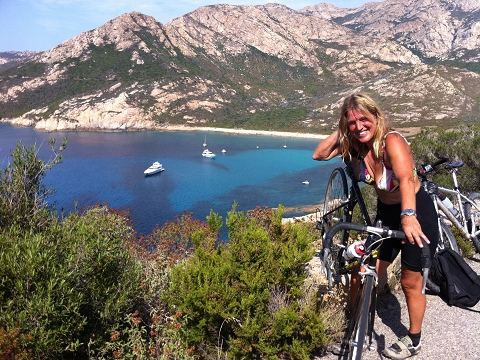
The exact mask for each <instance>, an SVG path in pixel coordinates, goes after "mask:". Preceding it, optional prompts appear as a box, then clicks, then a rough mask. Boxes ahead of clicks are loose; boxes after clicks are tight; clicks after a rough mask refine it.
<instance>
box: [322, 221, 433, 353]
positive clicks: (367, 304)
mask: <svg viewBox="0 0 480 360" xmlns="http://www.w3.org/2000/svg"><path fill="white" fill-rule="evenodd" d="M345 230H349V231H350V230H354V231H357V232H366V233H368V234H370V235H369V236H368V239H367V241H366V243H365V252H364V254H363V255H361V256H359V257H356V258H355V259H354V260H353V261H351V262H350V263H348V264H347V263H346V264H345V266H343V267H341V268H339V269H338V271H339V272H345V271H347V272H348V271H349V270H348V269H349V268H353V267H356V266H358V265H360V266H361V269H362V271H360V272H359V274H360V276H361V283H360V288H359V290H358V293H357V296H356V300H355V304H354V306H353V309H352V317H351V318H350V321H349V323H348V327H347V330H346V331H345V335H344V337H343V341H342V344H341V348H342V349H343V350H345V351H344V353H343V355H344V356H345V357H346V356H347V355H348V359H356V360H359V359H361V358H362V353H363V350H364V349H366V348H369V349H370V350H375V349H376V347H375V345H374V343H373V342H374V335H373V325H374V320H375V311H376V293H377V285H378V274H377V271H376V263H377V256H376V249H377V248H378V246H379V245H380V244H381V242H382V241H384V240H385V239H387V238H400V239H405V238H406V236H405V233H404V232H403V231H399V230H390V229H388V228H386V227H382V226H381V221H378V223H377V224H376V226H370V225H363V224H354V223H350V222H339V223H337V224H336V225H334V226H332V227H331V228H330V229H329V230H328V231H327V233H326V234H325V238H324V241H323V250H322V251H323V252H324V255H325V256H324V261H326V262H328V261H329V259H330V257H329V252H330V251H331V249H332V246H334V245H333V243H332V242H333V239H334V237H335V235H336V234H337V233H338V232H341V231H345ZM325 266H326V267H328V266H329V265H328V264H326V265H325ZM422 268H423V284H422V294H424V293H425V286H426V280H427V278H428V271H429V268H430V248H429V247H428V246H427V244H426V242H425V241H424V246H423V248H422Z"/></svg>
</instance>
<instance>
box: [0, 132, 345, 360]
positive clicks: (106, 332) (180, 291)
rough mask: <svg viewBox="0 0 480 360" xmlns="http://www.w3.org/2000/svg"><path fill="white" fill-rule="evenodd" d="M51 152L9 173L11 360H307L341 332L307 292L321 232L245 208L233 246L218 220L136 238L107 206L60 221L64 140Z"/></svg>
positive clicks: (6, 340) (4, 235) (184, 221)
mask: <svg viewBox="0 0 480 360" xmlns="http://www.w3.org/2000/svg"><path fill="white" fill-rule="evenodd" d="M50 145H51V148H52V151H53V153H54V156H53V158H52V159H51V160H49V161H47V162H44V161H42V160H40V159H38V158H37V157H36V155H37V151H36V149H35V147H34V146H32V147H30V148H25V147H23V146H22V144H21V142H19V143H18V145H17V148H16V150H14V151H12V163H11V164H10V163H9V164H7V166H6V169H5V170H2V172H1V173H0V190H2V191H3V194H10V196H9V197H7V198H4V197H3V196H2V201H4V203H3V204H2V208H3V206H6V204H7V203H9V202H10V203H12V205H11V206H10V208H9V210H8V212H6V211H2V212H1V213H0V335H1V336H0V358H2V359H3V358H5V359H10V358H15V359H64V358H79V359H87V358H88V359H111V358H123V359H127V358H142V359H187V360H188V359H194V358H211V357H214V356H215V357H217V358H219V359H220V358H222V359H226V358H244V359H249V358H251V359H253V358H257V357H258V356H261V357H263V358H269V359H279V358H285V357H288V358H291V359H309V356H310V354H311V353H312V352H313V351H314V350H315V349H319V348H322V346H325V344H326V342H327V341H328V339H329V336H330V334H336V333H338V329H339V328H340V327H341V326H342V321H341V320H340V321H337V322H335V324H336V325H335V328H332V324H330V323H329V322H328V320H327V319H331V318H332V315H331V314H332V310H331V306H332V305H331V303H329V302H324V304H322V306H319V305H318V304H317V301H316V289H317V288H316V287H314V286H311V285H307V284H306V282H305V279H306V274H305V269H304V267H305V263H306V262H308V261H309V260H310V259H311V257H312V255H313V245H312V244H313V242H314V240H315V239H316V236H317V235H318V234H317V232H316V230H315V229H314V227H313V225H312V224H307V223H296V224H289V225H286V226H284V225H282V224H281V218H282V213H283V210H282V207H281V206H280V207H279V210H277V211H273V210H271V209H268V208H264V209H260V208H258V209H255V210H253V211H251V212H248V213H242V212H238V211H236V206H235V205H234V207H233V208H232V211H231V212H230V213H229V214H228V218H227V219H226V223H227V226H228V228H229V230H230V238H231V239H230V242H228V243H222V242H220V241H219V240H218V231H219V229H220V228H221V226H222V224H223V220H222V218H221V217H220V216H218V215H217V214H215V213H213V212H212V213H211V214H210V215H209V216H208V217H207V221H206V222H202V221H199V220H194V219H193V217H192V214H189V213H184V214H183V215H182V216H178V217H177V219H176V220H175V221H173V222H168V223H166V224H165V225H163V226H162V227H160V228H157V229H155V230H154V231H153V233H152V234H151V235H148V236H143V235H142V236H141V237H138V238H137V237H136V235H135V232H134V231H133V227H132V224H131V222H130V220H129V216H128V213H125V212H119V211H115V210H112V209H109V208H108V205H101V204H99V205H97V206H94V207H91V208H88V209H85V210H82V211H80V212H75V213H72V214H70V215H68V216H65V217H58V216H57V214H56V213H55V209H54V208H52V207H49V206H47V198H48V196H49V195H51V194H52V191H51V189H47V188H45V186H44V185H43V180H42V179H43V177H44V175H45V174H46V173H47V172H48V170H50V169H51V168H52V167H53V166H55V165H57V164H59V163H60V162H61V153H62V151H63V149H64V148H65V146H66V140H65V141H64V142H63V144H62V145H61V146H60V148H59V149H58V150H57V149H56V148H55V143H54V142H53V141H51V142H50ZM32 199H33V200H35V201H32ZM12 200H15V201H12ZM25 213H28V214H30V215H29V216H25ZM7 218H8V219H7ZM335 306H336V305H335ZM335 314H336V313H335Z"/></svg>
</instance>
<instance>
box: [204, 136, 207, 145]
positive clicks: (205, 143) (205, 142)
mask: <svg viewBox="0 0 480 360" xmlns="http://www.w3.org/2000/svg"><path fill="white" fill-rule="evenodd" d="M205 146H207V135H205V140H204V141H203V147H205Z"/></svg>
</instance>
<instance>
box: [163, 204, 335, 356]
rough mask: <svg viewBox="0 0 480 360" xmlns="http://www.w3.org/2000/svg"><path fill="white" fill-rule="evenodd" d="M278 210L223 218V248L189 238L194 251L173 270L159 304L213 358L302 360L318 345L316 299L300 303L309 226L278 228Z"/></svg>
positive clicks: (321, 330) (321, 335) (321, 336)
mask: <svg viewBox="0 0 480 360" xmlns="http://www.w3.org/2000/svg"><path fill="white" fill-rule="evenodd" d="M282 213H283V208H282V207H280V209H279V210H278V211H272V210H271V209H268V208H265V209H260V208H257V209H255V210H254V211H251V212H248V214H245V213H242V212H237V211H236V205H234V207H233V209H232V211H230V212H229V214H228V218H227V226H228V229H229V231H230V242H229V243H228V244H218V246H216V247H212V246H210V243H209V242H208V240H207V241H206V239H205V238H202V237H201V236H198V237H195V238H194V245H195V253H194V254H193V256H192V257H191V258H189V259H188V260H187V261H185V262H184V263H182V264H179V265H177V266H175V267H174V268H173V271H172V284H171V287H170V288H169V289H168V291H166V292H165V296H164V299H165V302H166V303H168V304H170V305H171V306H174V307H176V308H178V310H180V311H181V312H182V313H183V314H184V315H185V316H186V319H187V323H186V328H185V330H184V333H185V336H186V338H187V340H188V341H189V343H190V344H192V345H195V346H196V347H197V349H198V350H201V351H203V352H204V353H206V354H208V353H210V354H216V356H217V357H219V356H225V357H231V358H242V359H255V358H257V357H258V356H263V357H264V358H269V359H276V358H279V357H281V356H286V357H288V358H291V359H308V358H309V355H310V354H311V353H312V350H313V349H314V348H316V347H319V346H321V345H322V344H324V343H325V341H326V336H325V325H324V324H323V323H322V319H321V316H320V315H319V314H318V313H317V311H316V301H315V299H314V298H313V296H312V298H307V299H306V298H305V297H304V296H303V292H302V285H303V283H304V280H305V278H306V274H305V264H306V263H307V262H308V261H309V260H310V259H311V258H312V256H313V248H312V246H311V244H312V242H313V238H314V236H313V233H312V231H311V225H310V224H302V223H298V224H289V225H286V226H282V224H281V219H282Z"/></svg>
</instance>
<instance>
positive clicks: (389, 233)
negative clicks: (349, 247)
mask: <svg viewBox="0 0 480 360" xmlns="http://www.w3.org/2000/svg"><path fill="white" fill-rule="evenodd" d="M447 161H448V159H447ZM341 230H355V231H362V232H368V233H370V234H375V235H378V236H380V237H391V238H396V239H406V238H407V237H406V235H405V233H404V232H403V231H401V230H391V229H389V228H388V227H375V226H368V225H363V224H355V223H350V222H340V223H338V224H336V225H334V226H332V227H331V228H330V229H329V230H328V232H327V233H326V235H325V238H324V241H323V249H324V251H326V252H328V249H330V246H331V245H332V239H333V236H334V235H335V234H336V233H337V232H339V231H341ZM422 243H423V247H422V256H421V263H422V275H423V284H422V294H425V286H426V283H427V278H428V272H429V270H430V265H431V254H430V247H429V246H428V244H427V242H426V241H425V239H423V238H422Z"/></svg>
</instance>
